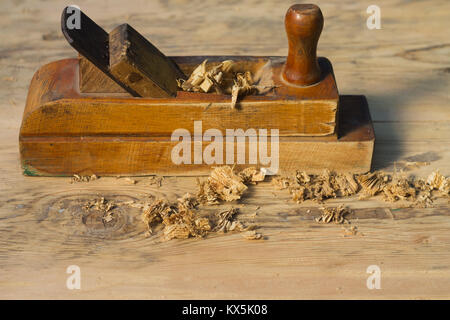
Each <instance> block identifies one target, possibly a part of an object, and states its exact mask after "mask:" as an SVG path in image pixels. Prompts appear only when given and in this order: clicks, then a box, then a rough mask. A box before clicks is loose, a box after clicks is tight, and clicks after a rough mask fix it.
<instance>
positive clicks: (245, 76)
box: [177, 60, 273, 109]
mask: <svg viewBox="0 0 450 320" xmlns="http://www.w3.org/2000/svg"><path fill="white" fill-rule="evenodd" d="M206 63H207V60H204V61H203V62H202V63H201V64H200V65H198V66H197V67H196V68H195V69H194V71H193V72H192V74H191V75H190V76H189V78H188V79H187V80H184V79H178V80H177V83H178V87H180V88H181V89H183V90H184V91H193V92H203V93H210V92H212V91H214V92H215V93H217V94H231V108H232V109H234V108H235V107H236V103H237V101H238V98H239V97H242V96H244V95H248V94H253V93H258V94H264V93H266V92H268V91H270V90H271V89H272V88H273V85H258V84H257V81H254V79H253V76H252V74H251V72H250V71H244V72H238V71H237V70H236V69H237V67H236V63H235V62H234V61H232V60H225V61H222V62H221V63H219V64H218V65H215V66H212V67H210V68H209V70H208V68H207V67H206Z"/></svg>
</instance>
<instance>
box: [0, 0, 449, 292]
mask: <svg viewBox="0 0 450 320" xmlns="http://www.w3.org/2000/svg"><path fill="white" fill-rule="evenodd" d="M315 3H317V4H318V5H319V6H320V8H321V10H322V12H323V15H324V17H325V25H324V31H323V33H322V36H321V40H320V42H319V47H318V53H319V54H320V55H321V56H326V57H328V58H329V59H330V60H331V61H332V62H333V67H334V71H335V75H336V78H337V82H338V85H339V91H340V92H341V94H344V95H347V94H363V95H366V96H367V97H368V101H369V105H370V112H371V115H372V116H373V120H374V127H375V133H376V136H377V141H376V144H375V152H374V159H373V160H374V162H373V167H374V168H375V169H382V170H387V171H392V170H393V169H394V167H396V168H397V169H398V168H399V163H400V162H401V161H407V160H408V159H413V160H414V159H415V161H429V162H430V165H428V166H423V167H421V168H418V169H414V170H411V171H408V173H410V174H414V175H418V176H421V177H424V176H427V175H428V174H430V173H431V172H433V171H434V170H436V169H440V170H441V172H442V173H443V174H445V175H447V176H448V175H450V150H449V148H448V146H449V144H450V139H449V137H450V113H449V109H448V83H449V72H448V69H449V67H450V60H449V57H450V45H449V43H448V39H447V37H446V34H445V32H442V30H448V29H449V27H450V26H449V20H448V12H449V10H450V2H449V1H446V0H432V1H401V0H393V1H391V0H389V1H386V0H379V1H377V3H376V4H377V5H379V6H380V8H381V12H382V20H381V22H382V29H381V30H368V29H367V28H366V19H367V17H368V15H367V14H366V9H367V6H368V5H369V4H372V3H359V2H358V3H355V1H350V0H344V1H339V2H336V1H325V0H324V1H323V0H317V1H315ZM77 4H79V5H80V6H81V8H83V9H86V10H88V12H89V13H90V14H92V16H95V17H96V20H98V21H99V23H101V24H102V25H104V26H105V28H107V30H112V28H114V26H115V22H116V21H125V22H129V23H130V24H132V25H133V26H136V28H138V30H140V31H141V32H142V34H143V35H145V36H146V37H148V38H149V39H154V41H155V43H157V44H158V47H159V48H161V50H162V51H163V52H165V53H166V54H167V55H170V56H175V55H205V54H210V55H224V54H227V55H255V56H258V55H260V56H268V55H270V56H275V55H278V56H285V55H286V54H287V51H288V48H287V41H286V38H285V37H281V36H280V35H284V29H283V24H282V21H283V17H284V14H285V12H286V9H287V8H288V7H289V6H290V5H291V4H292V2H291V1H281V2H278V1H277V2H274V1H258V3H257V5H255V2H254V1H239V2H233V1H208V2H205V1H200V0H189V1H183V0H180V1H160V2H154V1H131V0H130V1H126V2H124V1H120V0H109V1H108V5H109V6H108V8H109V9H107V10H105V2H103V1H96V2H92V1H87V0H79V1H77ZM58 5H59V4H58V3H57V1H55V0H49V1H43V2H42V1H41V2H33V1H23V2H20V1H3V2H1V4H0V7H1V10H0V12H2V13H5V17H4V19H0V26H1V27H2V30H3V33H2V36H3V37H2V46H1V48H0V66H1V67H0V83H1V84H2V85H1V86H0V96H1V97H2V99H0V141H1V144H0V150H1V153H0V217H1V220H0V229H1V232H0V268H1V275H0V296H1V297H2V298H7V299H12V298H29V299H31V298H53V299H61V298H74V299H83V298H106V299H109V298H155V299H168V298H174V299H179V298H187V299H189V298H203V299H208V298H223V299H227V298H228V299H245V298H267V299H278V298H293V299H301V298H305V299H324V298H329V299H346V298H359V299H386V298H394V299H430V298H436V299H449V298H450V290H449V288H450V283H449V278H450V277H449V272H450V271H449V270H450V254H449V252H450V248H449V243H450V239H449V234H450V223H449V219H448V212H449V211H450V209H449V204H448V202H446V201H444V202H440V203H436V207H434V208H426V209H413V208H396V207H397V206H398V204H391V203H386V202H383V201H381V200H380V199H378V198H375V199H372V200H365V201H357V200H356V199H355V198H349V199H344V200H341V199H335V200H333V199H332V200H329V201H327V202H326V203H325V205H326V206H337V205H339V204H341V203H343V204H345V205H348V206H349V207H350V208H353V209H354V210H355V211H356V212H355V216H354V217H353V218H352V223H353V224H356V225H357V226H358V228H359V230H360V231H361V232H362V233H364V237H352V238H344V237H343V236H342V229H341V227H340V226H335V225H317V224H316V223H314V222H313V221H312V220H311V215H313V216H314V215H317V214H318V211H317V207H318V205H317V204H315V203H311V202H308V203H305V204H302V205H298V204H295V203H292V202H291V201H290V199H289V196H288V195H287V194H286V193H285V192H283V191H273V190H272V188H271V186H270V185H269V184H270V183H263V184H259V185H257V186H251V188H250V190H249V194H248V196H246V197H245V198H244V199H243V200H242V202H238V203H231V204H226V205H223V206H220V207H213V209H212V210H216V209H217V210H220V209H222V208H228V207H229V206H230V205H233V206H240V207H242V209H241V210H242V212H243V216H242V218H246V219H247V218H248V219H250V217H251V216H252V214H253V213H254V212H255V211H256V208H257V207H260V210H258V215H257V218H256V220H255V221H256V223H257V224H258V225H260V227H261V228H260V229H259V231H258V232H261V233H263V234H264V235H265V236H267V240H265V241H263V242H252V241H245V240H243V239H242V237H241V236H240V235H239V234H229V235H225V236H220V237H212V238H209V239H206V240H204V241H196V240H181V241H171V242H166V243H159V242H158V241H156V239H148V238H145V237H144V236H143V234H144V232H145V226H144V225H143V224H140V223H139V217H138V216H139V212H136V211H133V210H124V211H120V216H121V217H122V218H121V219H120V221H121V222H119V223H117V225H115V226H111V227H109V228H103V229H101V228H98V224H95V223H93V222H94V221H95V220H94V219H93V220H91V221H93V222H91V223H89V224H87V225H86V224H83V222H82V218H81V214H82V210H81V209H80V205H79V203H83V202H84V200H86V199H91V198H92V197H95V196H96V195H97V194H98V195H105V196H106V197H107V198H108V199H112V200H118V201H119V200H120V201H122V200H125V201H126V200H129V199H141V198H143V197H145V196H147V195H148V194H152V195H154V196H156V197H168V198H169V199H170V200H173V201H175V200H176V199H177V198H178V197H180V196H182V195H183V194H184V193H185V192H192V191H193V190H194V191H195V188H196V182H195V178H180V177H178V178H166V179H165V180H164V182H163V185H162V187H161V188H157V187H155V186H149V185H148V184H147V183H146V181H145V179H144V178H137V180H139V181H138V183H137V184H136V185H130V184H129V183H127V182H126V181H125V180H123V179H118V180H117V179H115V178H101V179H99V180H97V181H93V182H90V183H87V184H84V183H78V184H70V183H69V181H68V180H69V179H68V178H44V177H42V178H40V177H25V176H23V175H22V172H21V168H20V161H19V146H18V139H17V136H18V132H19V129H20V123H21V118H22V114H23V106H24V105H25V100H26V92H27V89H28V84H29V81H30V79H31V77H32V76H33V74H34V72H35V71H36V70H38V69H39V67H41V66H42V65H43V64H45V63H48V62H50V61H54V60H57V59H64V58H66V57H69V56H71V55H72V56H73V57H75V55H74V53H73V50H72V49H71V48H70V47H68V46H67V44H66V42H65V41H64V40H63V39H59V40H58V39H55V40H50V41H43V40H42V36H43V35H47V34H53V33H52V32H53V31H55V30H58V27H57V26H58V23H59V21H58V19H59V17H58V15H59V11H60V10H59V9H56V7H57V6H58ZM187 16H189V17H193V18H192V19H186V17H187ZM181 25H182V26H183V32H175V30H178V28H179V26H181ZM205 25H207V26H209V28H202V26H205ZM55 32H56V31H55ZM186 34H188V35H189V36H186ZM18 37H20V41H17V39H18ZM47 98H48V97H47ZM63 209H64V210H63ZM388 209H389V210H388ZM307 210H311V212H310V214H308V213H307ZM123 217H126V219H123ZM392 217H393V218H394V219H392ZM124 221H126V222H125V223H124ZM73 264H76V265H79V266H80V268H81V272H82V290H68V289H67V288H66V286H65V283H66V280H67V277H68V274H66V268H67V267H68V266H69V265H73ZM372 264H376V265H378V266H380V268H381V272H382V278H381V290H368V289H367V287H366V280H367V277H368V276H369V274H367V273H366V269H367V267H368V266H369V265H372Z"/></svg>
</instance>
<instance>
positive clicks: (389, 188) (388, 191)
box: [382, 173, 416, 202]
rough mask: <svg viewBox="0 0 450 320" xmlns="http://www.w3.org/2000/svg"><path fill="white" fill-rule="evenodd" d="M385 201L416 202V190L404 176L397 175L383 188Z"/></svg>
mask: <svg viewBox="0 0 450 320" xmlns="http://www.w3.org/2000/svg"><path fill="white" fill-rule="evenodd" d="M382 191H383V196H384V199H385V201H389V202H395V201H398V200H414V199H415V197H416V189H415V188H414V186H413V185H412V183H411V181H410V180H408V179H407V178H406V177H405V176H404V174H399V173H396V174H394V175H393V177H392V180H391V181H390V182H388V183H387V184H385V185H384V187H383V188H382Z"/></svg>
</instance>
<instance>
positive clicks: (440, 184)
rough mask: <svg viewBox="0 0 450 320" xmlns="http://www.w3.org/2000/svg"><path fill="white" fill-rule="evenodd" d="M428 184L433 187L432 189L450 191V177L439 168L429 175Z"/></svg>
mask: <svg viewBox="0 0 450 320" xmlns="http://www.w3.org/2000/svg"><path fill="white" fill-rule="evenodd" d="M427 184H428V185H429V186H430V187H432V190H439V191H442V192H443V193H446V194H448V193H449V192H450V178H445V177H444V176H443V175H442V174H441V173H440V172H439V170H438V171H434V172H433V173H431V174H430V175H429V176H428V178H427Z"/></svg>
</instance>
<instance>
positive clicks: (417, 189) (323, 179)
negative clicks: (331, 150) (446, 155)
mask: <svg viewBox="0 0 450 320" xmlns="http://www.w3.org/2000/svg"><path fill="white" fill-rule="evenodd" d="M272 185H273V186H274V187H275V188H277V189H288V190H289V192H290V193H291V195H292V199H293V200H294V201H296V202H297V203H301V202H303V201H305V200H314V201H317V202H322V201H324V200H325V199H328V198H335V197H346V196H351V195H354V194H359V199H366V198H368V197H372V196H376V195H379V194H380V195H381V196H382V199H383V200H384V201H387V202H396V201H400V200H404V201H408V202H410V203H411V205H410V206H415V207H429V206H431V205H432V204H433V200H434V199H435V198H436V197H449V195H450V178H449V177H447V178H446V177H444V176H443V175H442V174H441V173H439V171H435V172H433V173H431V174H430V175H429V176H428V177H427V179H425V180H424V179H421V178H414V177H407V176H406V175H405V173H404V172H403V171H400V172H397V171H396V172H394V173H393V174H392V175H389V174H387V173H384V172H381V171H375V172H369V173H366V174H361V175H357V176H356V178H355V175H353V174H348V173H347V174H336V173H333V172H329V171H328V170H325V171H324V172H323V173H322V174H321V175H308V174H306V173H305V172H301V171H297V172H296V174H295V175H294V176H293V177H277V178H274V179H273V180H272Z"/></svg>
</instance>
